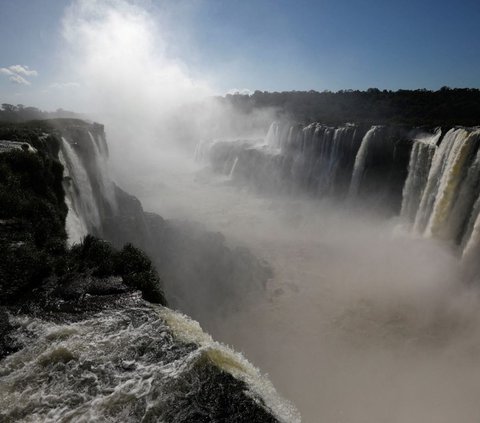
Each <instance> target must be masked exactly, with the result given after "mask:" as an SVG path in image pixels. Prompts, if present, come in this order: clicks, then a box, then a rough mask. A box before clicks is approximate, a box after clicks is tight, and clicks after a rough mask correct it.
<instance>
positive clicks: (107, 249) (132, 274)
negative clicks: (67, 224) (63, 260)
mask: <svg viewBox="0 0 480 423" xmlns="http://www.w3.org/2000/svg"><path fill="white" fill-rule="evenodd" d="M67 271H68V272H77V273H84V272H91V273H92V275H93V276H96V277H99V278H105V277H108V276H121V277H122V279H123V281H124V283H125V284H126V285H128V286H131V287H132V288H135V289H138V290H140V291H142V296H143V298H144V299H145V300H147V301H150V302H152V303H159V304H166V301H165V297H164V294H163V292H162V289H161V286H162V282H161V280H160V277H159V276H158V274H157V272H156V270H155V269H154V267H153V266H152V262H151V261H150V259H149V258H148V257H147V256H146V254H145V253H143V252H142V251H140V250H139V249H138V248H135V247H134V246H133V245H131V244H127V245H125V247H124V248H123V249H122V250H121V251H117V250H115V249H114V248H113V247H112V245H111V244H110V243H108V242H106V241H103V240H101V239H98V238H96V237H94V236H92V235H87V236H86V237H85V238H84V239H83V241H82V242H81V243H80V244H77V245H74V246H73V247H72V248H71V250H70V252H69V254H68V263H67V264H66V266H64V270H63V272H64V273H66V272H67Z"/></svg>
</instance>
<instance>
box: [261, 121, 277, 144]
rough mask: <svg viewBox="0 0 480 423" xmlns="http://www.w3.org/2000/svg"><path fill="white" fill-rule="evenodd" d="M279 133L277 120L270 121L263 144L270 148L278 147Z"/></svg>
mask: <svg viewBox="0 0 480 423" xmlns="http://www.w3.org/2000/svg"><path fill="white" fill-rule="evenodd" d="M279 135H280V125H279V124H278V122H272V123H271V125H270V127H269V128H268V132H267V135H266V136H265V144H266V145H267V146H268V147H270V148H278V147H280V145H279V141H280V139H279Z"/></svg>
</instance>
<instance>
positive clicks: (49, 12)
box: [0, 0, 480, 107]
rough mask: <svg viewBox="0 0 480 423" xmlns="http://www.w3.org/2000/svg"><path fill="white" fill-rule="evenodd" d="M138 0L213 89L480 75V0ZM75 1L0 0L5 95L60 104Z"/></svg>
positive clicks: (425, 82) (423, 82)
mask: <svg viewBox="0 0 480 423" xmlns="http://www.w3.org/2000/svg"><path fill="white" fill-rule="evenodd" d="M135 3H136V4H137V6H138V7H140V8H143V9H145V10H146V11H147V12H148V14H149V15H150V17H151V18H152V20H153V21H154V23H155V24H156V26H157V27H158V28H159V31H160V32H161V33H162V39H163V41H164V42H165V43H166V53H165V54H167V56H168V57H170V58H172V59H174V60H175V61H176V62H178V63H181V64H182V68H183V69H184V71H185V72H186V73H188V74H189V75H190V76H191V77H192V78H194V79H195V78H200V79H203V80H206V81H208V83H209V84H210V85H211V86H212V87H213V89H214V91H215V92H216V93H223V92H227V91H228V90H230V89H233V88H238V89H243V88H246V89H250V90H255V89H260V90H269V91H281V90H309V89H315V90H325V89H329V90H339V89H367V88H369V87H378V88H381V89H394V90H396V89H399V88H406V89H415V88H428V89H438V88H440V87H441V86H444V85H448V86H451V87H476V88H479V87H480V34H479V22H480V1H478V0H460V1H456V2H454V1H446V0H437V1H432V0H416V1H414V0H404V1H401V0H397V1H390V0H383V1H381V0H357V1H354V0H336V1H335V0H323V1H322V0H319V1H306V0H295V1H293V0H290V1H287V0H223V1H222V0H192V1H186V0H177V1H173V0H172V1H154V0H150V1H148V0H144V1H142V0H140V1H138V0H137V1H136V2H135ZM69 4H70V2H69V1H61V0H0V37H1V40H2V43H1V44H0V68H4V69H7V70H4V71H3V73H0V95H1V97H2V99H6V100H8V101H10V102H14V103H15V102H25V101H30V103H29V104H31V103H32V102H34V103H35V102H36V103H38V104H39V105H44V104H47V105H51V106H52V107H53V106H54V105H55V103H54V101H52V100H51V99H50V100H49V101H48V102H47V101H45V98H46V97H47V96H49V97H50V98H51V96H52V89H60V88H62V85H61V84H72V85H71V87H73V86H74V85H75V84H76V81H75V80H74V79H72V80H71V79H69V77H68V75H65V73H63V74H61V72H60V69H62V66H63V61H64V56H65V50H66V48H68V46H66V44H65V41H64V39H63V38H62V31H61V22H62V17H63V16H64V13H65V8H66V7H67V6H68V5H69ZM113 4H115V3H113ZM12 65H25V66H28V67H29V70H30V72H31V71H32V70H35V71H36V72H37V75H34V74H30V75H27V74H26V73H25V72H23V73H22V71H21V70H20V72H21V73H20V76H22V78H24V80H25V81H28V82H29V83H30V85H27V84H25V83H23V84H21V83H20V84H19V83H18V82H19V81H18V80H17V81H16V82H15V81H11V80H10V79H11V77H12V74H11V71H10V70H9V69H10V68H9V67H10V66H12ZM17 70H18V69H17ZM9 72H10V74H9ZM27 72H28V70H27ZM27 76H28V77H27ZM20 82H22V81H20ZM52 87H53V88H52ZM71 87H70V88H71ZM57 91H58V90H57ZM42 96H43V99H42ZM60 97H62V96H60ZM62 98H63V100H62V102H63V103H62V104H59V106H62V107H63V106H64V105H65V104H64V103H65V100H64V98H65V97H62ZM16 99H18V100H19V101H15V100H16ZM67 106H68V104H67Z"/></svg>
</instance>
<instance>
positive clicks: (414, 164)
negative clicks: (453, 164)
mask: <svg viewBox="0 0 480 423" xmlns="http://www.w3.org/2000/svg"><path fill="white" fill-rule="evenodd" d="M441 135H442V131H441V129H438V130H437V131H436V132H435V134H433V135H426V136H423V137H418V138H417V139H416V140H415V141H414V144H413V147H412V152H411V154H410V162H409V164H408V176H407V180H406V181H405V186H404V188H403V201H402V210H401V212H400V215H401V216H402V217H404V218H405V219H407V220H413V219H414V218H415V214H416V212H417V210H418V206H419V203H420V200H421V198H422V195H423V192H424V190H425V185H426V183H427V179H428V173H429V170H430V166H431V163H432V159H433V155H434V154H435V151H436V149H437V142H438V140H439V139H440V137H441Z"/></svg>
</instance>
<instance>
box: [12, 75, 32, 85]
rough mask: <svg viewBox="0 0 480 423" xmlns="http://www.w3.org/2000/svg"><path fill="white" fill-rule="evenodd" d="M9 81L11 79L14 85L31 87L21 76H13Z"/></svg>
mask: <svg viewBox="0 0 480 423" xmlns="http://www.w3.org/2000/svg"><path fill="white" fill-rule="evenodd" d="M8 79H10V81H12V82H13V83H14V84H19V85H31V84H30V82H29V81H27V80H26V79H25V78H24V77H23V76H20V75H12V76H10V77H9V78H8Z"/></svg>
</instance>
